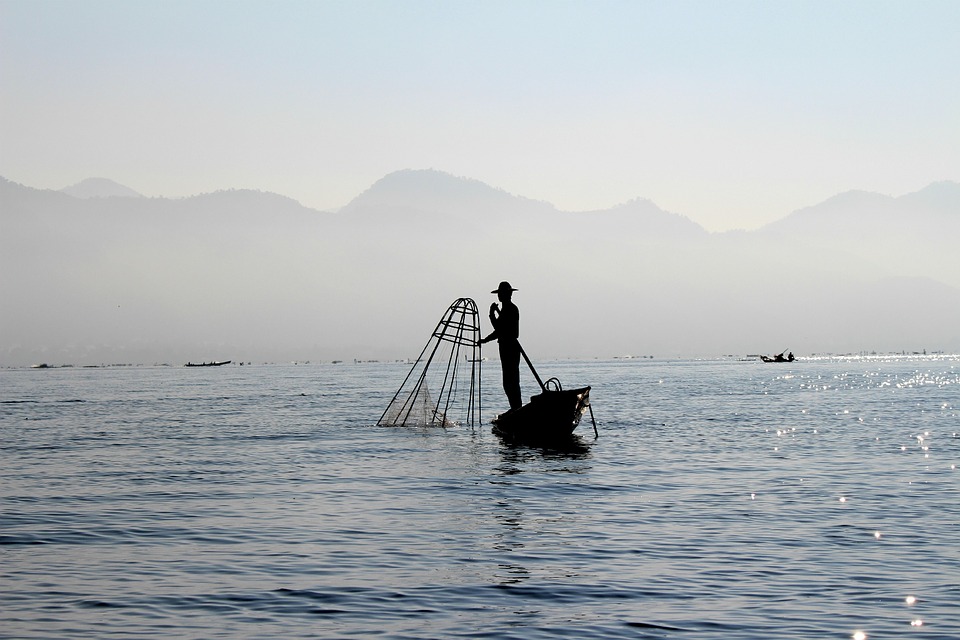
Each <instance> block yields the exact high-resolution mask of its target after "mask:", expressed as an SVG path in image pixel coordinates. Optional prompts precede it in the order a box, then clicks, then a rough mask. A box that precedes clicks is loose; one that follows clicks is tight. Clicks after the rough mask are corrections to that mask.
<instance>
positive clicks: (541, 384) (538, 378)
mask: <svg viewBox="0 0 960 640" xmlns="http://www.w3.org/2000/svg"><path fill="white" fill-rule="evenodd" d="M517 347H519V348H520V355H522V356H523V359H524V360H526V361H527V366H528V367H530V371H532V372H533V377H534V378H536V379H537V384H539V385H540V388H541V389H542V390H543V391H546V390H547V387H546V386H544V384H543V380H541V379H540V374H538V373H537V370H536V369H534V368H533V363H532V362H530V358H528V357H527V352H526V351H524V350H523V347H522V346H521V345H520V343H519V342H518V343H517Z"/></svg>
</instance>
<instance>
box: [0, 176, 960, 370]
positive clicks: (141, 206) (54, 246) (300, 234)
mask: <svg viewBox="0 0 960 640" xmlns="http://www.w3.org/2000/svg"><path fill="white" fill-rule="evenodd" d="M0 187H2V193H0V204H2V207H3V213H2V215H3V218H2V220H3V228H4V233H3V238H2V240H0V243H2V244H0V249H2V265H0V267H2V270H3V273H4V276H3V277H2V279H0V294H2V296H3V299H4V300H5V302H6V304H5V305H4V308H3V311H2V314H0V327H2V335H3V345H2V351H0V364H2V365H5V366H11V365H16V366H28V365H31V364H37V363H41V362H46V363H49V364H78V365H82V364H101V363H167V364H183V363H185V362H187V361H194V362H196V361H202V360H206V361H210V360H227V359H232V360H236V361H258V362H270V361H293V360H301V361H302V360H312V361H330V360H344V361H351V360H353V359H359V360H369V359H378V360H395V359H407V358H410V357H414V356H415V355H416V354H415V353H414V351H415V350H416V349H418V348H419V345H422V342H423V340H424V337H425V336H426V335H427V334H428V332H429V331H430V330H431V329H432V327H433V326H434V324H435V323H436V321H437V319H438V317H439V315H440V314H441V313H442V312H443V310H444V309H445V308H446V307H447V305H448V304H449V303H450V302H451V301H452V300H454V299H456V298H459V297H471V298H474V299H475V300H476V301H477V303H478V305H480V306H481V307H484V306H485V305H486V304H488V303H489V302H490V301H492V296H489V294H488V293H487V292H489V291H490V289H491V288H492V287H493V286H495V285H496V283H497V282H499V281H500V280H503V279H507V280H509V281H510V282H512V283H514V286H516V287H518V288H519V289H520V291H519V292H518V293H517V297H516V299H515V300H516V302H517V304H518V305H519V307H520V309H521V314H522V320H521V338H522V340H523V341H524V345H525V347H526V348H527V350H528V352H529V353H531V355H532V356H533V357H535V358H538V359H557V358H576V359H583V358H611V357H619V356H625V355H636V356H646V355H652V356H655V357H658V358H672V357H714V356H722V355H730V354H732V355H749V354H760V353H778V352H779V351H781V350H782V349H784V348H790V349H792V350H793V351H794V353H796V354H797V355H798V356H806V355H810V354H814V353H859V352H874V351H876V352H881V353H883V352H889V353H901V352H903V351H906V352H909V353H912V352H915V351H916V352H921V351H923V350H927V351H928V352H937V351H947V352H951V351H952V352H957V351H960V344H958V339H960V338H958V335H957V332H956V330H955V327H956V326H960V266H958V264H957V262H956V260H955V259H954V258H953V249H952V247H953V239H954V238H956V237H958V236H960V216H958V215H957V212H960V185H958V184H957V183H951V182H940V183H936V184H932V185H930V186H929V187H927V188H926V189H923V190H921V191H919V192H915V193H911V194H905V195H903V196H900V197H897V198H891V197H888V196H880V195H878V194H869V193H863V192H855V191H850V192H846V193H843V194H838V195H837V196H834V197H833V198H829V199H827V200H826V201H824V202H821V203H819V204H817V205H812V206H809V207H806V208H804V209H801V210H798V211H796V212H794V213H792V214H791V215H789V216H787V217H786V218H784V219H782V220H778V221H775V222H773V223H771V224H768V225H766V226H765V227H763V228H761V229H758V230H755V231H738V232H727V233H708V232H707V231H705V230H704V229H703V228H702V227H700V226H699V225H697V224H696V223H694V222H693V221H691V220H689V219H688V218H686V217H684V216H681V215H679V214H674V213H670V212H666V211H663V210H662V209H660V208H659V207H657V206H656V205H655V204H654V203H652V202H650V201H647V200H634V201H632V202H630V203H626V204H624V205H621V206H618V207H614V208H611V209H608V210H605V211H591V212H564V211H559V210H557V209H555V208H554V207H553V206H552V205H549V204H548V203H545V202H541V201H535V200H530V199H526V198H523V197H522V196H514V195H511V194H508V193H507V192H505V191H502V190H499V189H496V188H493V187H490V186H488V185H484V184H483V183H481V182H479V181H476V180H471V179H464V178H457V177H454V176H452V175H450V174H445V173H442V172H438V171H399V172H394V173H391V174H388V175H387V176H385V177H384V178H382V179H381V180H379V181H377V182H376V183H374V184H373V185H371V186H370V187H369V188H368V189H366V190H364V191H363V192H362V193H360V194H358V195H357V196H356V197H355V198H354V199H353V200H351V202H350V203H349V204H348V205H346V206H345V207H343V208H341V209H340V211H339V212H338V213H331V212H320V211H316V210H313V209H309V208H306V207H303V206H302V205H300V204H299V203H297V202H296V201H295V200H293V199H291V198H287V197H285V196H283V195H280V194H271V193H266V192H260V191H252V190H233V191H223V192H214V193H210V194H202V195H198V196H195V197H191V198H184V199H176V200H171V199H165V198H138V197H87V198H77V197H72V196H68V195H66V194H65V193H62V192H58V191H50V190H38V189H33V188H30V187H24V186H22V185H17V184H15V183H12V182H9V181H4V182H2V183H0ZM111 188H114V187H111ZM488 355H490V356H491V357H495V354H493V353H490V354H488Z"/></svg>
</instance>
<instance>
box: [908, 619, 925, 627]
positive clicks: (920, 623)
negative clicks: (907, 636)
mask: <svg viewBox="0 0 960 640" xmlns="http://www.w3.org/2000/svg"><path fill="white" fill-rule="evenodd" d="M910 626H911V627H922V626H923V620H921V619H920V618H917V619H916V620H911V621H910Z"/></svg>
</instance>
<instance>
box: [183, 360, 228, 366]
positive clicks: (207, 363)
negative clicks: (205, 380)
mask: <svg viewBox="0 0 960 640" xmlns="http://www.w3.org/2000/svg"><path fill="white" fill-rule="evenodd" d="M231 362H233V360H214V361H213V362H188V363H187V364H185V365H183V366H185V367H222V366H223V365H225V364H230V363H231Z"/></svg>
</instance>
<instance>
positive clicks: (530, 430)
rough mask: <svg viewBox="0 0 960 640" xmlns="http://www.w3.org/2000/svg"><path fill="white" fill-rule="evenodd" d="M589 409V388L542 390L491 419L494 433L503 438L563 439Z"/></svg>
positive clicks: (548, 440)
mask: <svg viewBox="0 0 960 640" xmlns="http://www.w3.org/2000/svg"><path fill="white" fill-rule="evenodd" d="M589 408H590V387H581V388H579V389H568V390H566V391H564V390H562V389H555V390H551V389H547V388H545V389H544V390H543V391H542V392H541V393H539V394H537V395H535V396H533V397H531V398H530V402H528V403H527V404H525V405H523V406H522V407H520V408H519V409H515V410H511V411H507V412H506V413H501V414H500V415H498V416H497V417H496V418H494V419H493V432H494V433H496V434H498V435H500V436H503V437H504V438H509V439H513V440H521V441H526V442H552V441H557V440H562V439H565V438H569V437H570V436H571V435H572V434H573V432H574V430H576V428H577V425H579V424H580V419H581V418H582V417H583V414H584V412H586V411H587V410H588V409H589ZM592 415H593V413H592V410H591V416H592ZM594 431H596V423H594Z"/></svg>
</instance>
